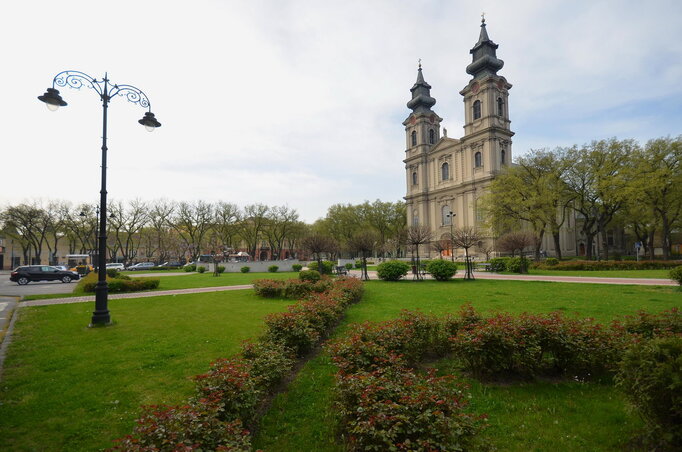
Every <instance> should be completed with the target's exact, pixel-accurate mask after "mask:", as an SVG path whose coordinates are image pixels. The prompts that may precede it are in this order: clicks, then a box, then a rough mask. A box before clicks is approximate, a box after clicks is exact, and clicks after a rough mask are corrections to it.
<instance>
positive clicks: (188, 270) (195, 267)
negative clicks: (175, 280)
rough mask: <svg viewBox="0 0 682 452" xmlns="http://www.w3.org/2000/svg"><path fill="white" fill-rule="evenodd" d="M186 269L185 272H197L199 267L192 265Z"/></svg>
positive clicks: (186, 266)
mask: <svg viewBox="0 0 682 452" xmlns="http://www.w3.org/2000/svg"><path fill="white" fill-rule="evenodd" d="M184 268H185V271H186V272H187V273H189V272H195V271H197V266H196V265H194V264H192V265H185V267H184Z"/></svg>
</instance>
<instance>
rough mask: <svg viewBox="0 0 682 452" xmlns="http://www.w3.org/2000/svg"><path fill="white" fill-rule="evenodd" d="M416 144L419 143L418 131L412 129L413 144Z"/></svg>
mask: <svg viewBox="0 0 682 452" xmlns="http://www.w3.org/2000/svg"><path fill="white" fill-rule="evenodd" d="M416 145H417V132H416V131H414V130H413V131H412V146H416Z"/></svg>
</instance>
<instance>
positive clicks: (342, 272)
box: [336, 265, 348, 276]
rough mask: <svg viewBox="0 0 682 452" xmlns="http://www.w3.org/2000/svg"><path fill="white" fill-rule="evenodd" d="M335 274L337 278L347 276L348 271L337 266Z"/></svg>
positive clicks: (341, 266)
mask: <svg viewBox="0 0 682 452" xmlns="http://www.w3.org/2000/svg"><path fill="white" fill-rule="evenodd" d="M336 274H337V275H338V276H341V275H348V269H347V268H346V267H344V266H343V265H337V266H336Z"/></svg>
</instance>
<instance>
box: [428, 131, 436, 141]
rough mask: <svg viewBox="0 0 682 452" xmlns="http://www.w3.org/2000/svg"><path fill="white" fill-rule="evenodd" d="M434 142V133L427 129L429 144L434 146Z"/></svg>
mask: <svg viewBox="0 0 682 452" xmlns="http://www.w3.org/2000/svg"><path fill="white" fill-rule="evenodd" d="M435 142H436V131H435V130H433V129H429V144H434V143H435Z"/></svg>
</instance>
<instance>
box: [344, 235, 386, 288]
mask: <svg viewBox="0 0 682 452" xmlns="http://www.w3.org/2000/svg"><path fill="white" fill-rule="evenodd" d="M379 240H380V238H379V236H378V234H376V233H374V232H372V231H361V232H357V233H355V234H354V235H353V236H352V237H351V238H350V240H349V241H348V248H349V249H350V250H351V251H353V252H356V253H360V257H361V258H362V279H364V280H365V281H369V275H368V274H367V257H368V256H369V255H371V253H372V251H374V249H376V246H377V244H378V242H379Z"/></svg>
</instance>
